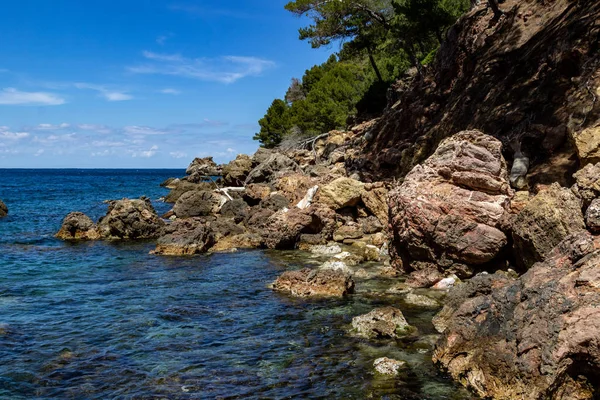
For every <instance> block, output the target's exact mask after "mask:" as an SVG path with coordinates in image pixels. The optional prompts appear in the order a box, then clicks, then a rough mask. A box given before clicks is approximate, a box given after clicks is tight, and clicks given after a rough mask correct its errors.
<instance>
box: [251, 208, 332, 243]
mask: <svg viewBox="0 0 600 400" xmlns="http://www.w3.org/2000/svg"><path fill="white" fill-rule="evenodd" d="M334 218H335V217H334V215H333V214H332V213H331V212H330V210H326V209H322V208H319V207H316V206H313V207H310V208H308V209H305V210H301V209H299V208H292V209H290V210H285V209H284V210H281V211H278V212H276V213H275V214H273V215H272V216H271V217H270V218H269V219H268V221H267V222H266V224H265V226H264V232H263V238H264V243H265V246H266V247H267V248H270V249H294V248H295V247H296V244H297V242H298V241H299V240H300V235H301V234H319V233H323V231H325V233H326V236H329V235H330V234H331V233H332V232H331V231H332V226H333V225H334V224H335V221H334Z"/></svg>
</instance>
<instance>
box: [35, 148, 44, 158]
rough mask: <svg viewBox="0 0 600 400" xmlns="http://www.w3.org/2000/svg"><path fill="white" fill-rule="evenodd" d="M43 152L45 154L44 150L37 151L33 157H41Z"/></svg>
mask: <svg viewBox="0 0 600 400" xmlns="http://www.w3.org/2000/svg"><path fill="white" fill-rule="evenodd" d="M44 152H45V150H44V149H39V150H38V151H37V152H36V153H35V154H34V156H35V157H39V156H41V155H42V154H44Z"/></svg>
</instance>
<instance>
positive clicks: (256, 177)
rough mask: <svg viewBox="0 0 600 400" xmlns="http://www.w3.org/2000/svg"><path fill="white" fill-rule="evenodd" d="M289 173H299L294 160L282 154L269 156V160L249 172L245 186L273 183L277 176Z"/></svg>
mask: <svg viewBox="0 0 600 400" xmlns="http://www.w3.org/2000/svg"><path fill="white" fill-rule="evenodd" d="M291 171H293V172H298V171H300V167H299V166H298V164H296V162H295V161H294V160H292V159H291V158H289V157H286V156H284V155H283V154H279V153H275V154H271V155H270V156H269V158H267V159H266V160H265V161H263V162H262V163H261V164H260V165H258V166H257V167H256V168H254V169H253V170H252V171H250V173H249V174H248V177H247V178H246V181H245V185H248V184H251V183H265V182H266V183H268V182H271V181H273V180H274V179H275V178H276V176H277V175H279V174H281V173H283V172H291Z"/></svg>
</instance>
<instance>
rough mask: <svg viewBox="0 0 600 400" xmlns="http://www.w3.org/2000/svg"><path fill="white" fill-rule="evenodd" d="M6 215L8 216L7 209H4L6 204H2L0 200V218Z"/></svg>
mask: <svg viewBox="0 0 600 400" xmlns="http://www.w3.org/2000/svg"><path fill="white" fill-rule="evenodd" d="M7 215H8V207H6V204H4V203H3V202H2V200H0V218H2V217H6V216H7Z"/></svg>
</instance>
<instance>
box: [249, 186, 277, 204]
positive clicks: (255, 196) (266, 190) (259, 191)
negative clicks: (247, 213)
mask: <svg viewBox="0 0 600 400" xmlns="http://www.w3.org/2000/svg"><path fill="white" fill-rule="evenodd" d="M272 191H273V190H272V189H271V187H270V186H269V185H265V184H262V183H251V184H250V185H248V186H246V190H245V191H244V196H243V199H244V201H245V202H246V203H248V205H250V206H256V205H258V204H259V203H260V202H261V201H262V200H264V199H266V198H267V197H269V195H270V194H271V192H272Z"/></svg>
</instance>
